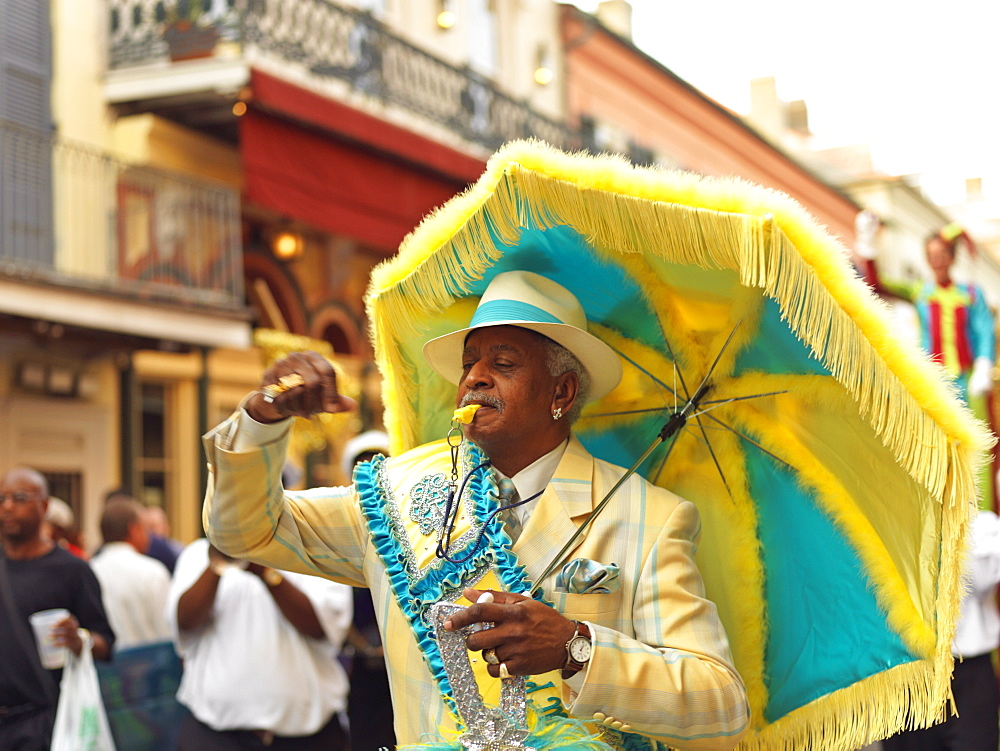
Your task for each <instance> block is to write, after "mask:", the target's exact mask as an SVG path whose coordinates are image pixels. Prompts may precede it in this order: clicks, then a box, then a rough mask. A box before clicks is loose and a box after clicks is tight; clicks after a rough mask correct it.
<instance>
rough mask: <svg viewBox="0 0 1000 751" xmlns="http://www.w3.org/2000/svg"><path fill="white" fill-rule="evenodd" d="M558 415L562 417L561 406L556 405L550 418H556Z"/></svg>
mask: <svg viewBox="0 0 1000 751" xmlns="http://www.w3.org/2000/svg"><path fill="white" fill-rule="evenodd" d="M560 417H562V407H556V408H555V409H554V410H553V411H552V419H553V420H558V419H559V418H560Z"/></svg>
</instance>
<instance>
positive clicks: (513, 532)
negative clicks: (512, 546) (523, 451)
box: [497, 477, 522, 543]
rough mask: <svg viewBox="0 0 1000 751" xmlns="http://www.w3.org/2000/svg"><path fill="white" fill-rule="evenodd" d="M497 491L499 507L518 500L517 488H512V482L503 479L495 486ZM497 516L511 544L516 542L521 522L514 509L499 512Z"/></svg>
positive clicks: (519, 533) (519, 534)
mask: <svg viewBox="0 0 1000 751" xmlns="http://www.w3.org/2000/svg"><path fill="white" fill-rule="evenodd" d="M497 490H499V491H500V505H501V506H509V505H511V504H512V503H517V502H518V500H520V499H519V498H518V495H517V488H516V487H514V481H513V480H510V479H508V478H506V477H504V478H503V479H501V480H500V482H499V483H498V484H497ZM498 516H499V517H500V521H502V522H503V523H504V525H505V526H506V528H507V534H508V535H510V541H511V543H515V542H517V538H518V537H520V536H521V529H522V525H521V520H520V519H519V518H518V516H517V514H516V513H515V512H514V509H506V510H504V511H501V512H500V513H499V514H498Z"/></svg>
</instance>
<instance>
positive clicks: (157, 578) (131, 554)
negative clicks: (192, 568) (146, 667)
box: [90, 500, 170, 649]
mask: <svg viewBox="0 0 1000 751" xmlns="http://www.w3.org/2000/svg"><path fill="white" fill-rule="evenodd" d="M142 514H143V507H142V505H141V504H139V503H138V502H137V501H126V500H121V501H112V502H111V503H109V504H108V505H107V506H106V507H105V509H104V514H103V515H102V516H101V534H102V535H103V537H104V546H103V547H102V548H101V550H100V551H99V552H98V553H97V555H95V556H94V557H93V559H91V561H90V565H91V568H93V570H94V574H96V576H97V580H98V582H100V584H101V599H102V600H103V601H104V610H105V611H106V612H107V614H108V621H109V622H110V623H111V628H112V629H113V630H114V632H115V634H116V635H117V636H118V638H117V640H116V641H115V649H122V648H124V647H134V646H136V645H139V644H148V643H152V642H160V641H168V640H169V639H170V630H169V629H168V628H167V620H166V618H165V616H164V614H163V610H164V608H165V606H166V604H167V592H168V591H169V589H170V572H169V571H168V570H167V567H166V566H164V565H163V564H162V563H160V562H159V561H158V560H156V559H154V558H150V557H149V556H146V555H143V554H142V553H143V551H145V550H146V546H147V545H148V544H149V536H148V534H147V532H146V527H145V525H144V524H143V518H142Z"/></svg>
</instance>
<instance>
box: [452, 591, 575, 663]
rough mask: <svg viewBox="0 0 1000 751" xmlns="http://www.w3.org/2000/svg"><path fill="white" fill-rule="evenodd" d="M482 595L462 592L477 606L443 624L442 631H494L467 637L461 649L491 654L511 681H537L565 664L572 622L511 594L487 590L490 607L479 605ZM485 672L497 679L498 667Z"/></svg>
mask: <svg viewBox="0 0 1000 751" xmlns="http://www.w3.org/2000/svg"><path fill="white" fill-rule="evenodd" d="M486 591H487V590H479V589H466V590H465V591H464V592H463V594H464V595H465V597H466V598H467V599H469V600H471V601H472V602H473V603H475V604H474V605H470V606H469V607H467V608H466V609H465V610H462V611H460V612H458V613H456V614H455V615H453V616H452V617H451V618H449V619H448V620H447V621H445V624H444V627H445V630H446V631H457V630H458V629H461V628H464V627H466V626H468V625H471V624H473V623H492V624H493V627H492V628H485V629H483V630H482V631H478V632H476V633H474V634H471V635H470V636H469V638H468V639H466V640H465V644H466V646H467V647H468V648H469V649H470V650H472V651H481V650H484V649H491V648H492V649H494V650H495V651H496V656H497V659H498V660H499V661H500V662H502V663H504V664H506V666H507V672H509V673H510V674H511V675H538V674H540V673H547V672H549V671H550V670H558V669H560V668H562V667H563V666H564V665H565V664H566V642H568V641H569V640H570V639H571V638H573V634H574V633H575V632H576V625H575V624H574V623H573V621H571V620H569V619H568V618H566V617H565V616H563V615H562V614H561V613H559V612H558V611H556V610H553V609H552V608H550V607H549V606H548V605H545V604H543V603H541V602H538V600H533V599H531V598H530V597H525V596H524V595H519V594H514V593H513V592H496V591H493V590H490V592H491V594H492V595H493V602H491V603H485V602H477V601H478V600H479V598H480V597H481V596H482V595H483V594H484V593H485V592H486ZM488 669H489V673H490V675H492V676H493V677H494V678H498V677H499V676H500V666H499V665H490V666H489V668H488Z"/></svg>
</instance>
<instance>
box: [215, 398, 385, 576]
mask: <svg viewBox="0 0 1000 751" xmlns="http://www.w3.org/2000/svg"><path fill="white" fill-rule="evenodd" d="M239 419H240V413H237V414H235V415H233V416H232V417H230V418H229V420H227V421H226V422H224V423H222V424H221V425H219V426H218V427H217V428H215V429H214V430H212V431H210V432H209V433H207V434H206V435H205V436H204V438H203V444H204V449H205V454H206V457H207V459H208V465H209V478H208V488H207V490H206V494H205V505H204V509H203V513H202V515H203V522H204V525H205V533H206V535H207V537H208V539H209V540H210V541H211V542H212V544H213V545H215V546H216V547H217V548H218V549H219V550H221V551H222V552H224V553H226V554H227V555H231V556H233V557H236V558H245V559H248V560H251V561H256V562H258V563H262V564H264V565H267V566H271V567H272V568H277V569H281V570H284V571H295V572H298V573H302V574H313V575H316V574H319V575H322V576H325V577H326V578H329V579H333V580H335V581H339V582H342V583H344V584H350V585H353V586H366V585H365V583H364V577H363V574H362V561H363V560H364V555H365V551H366V549H367V545H368V534H367V529H366V527H365V525H364V522H363V518H362V516H361V512H360V509H359V506H358V499H357V495H356V493H355V492H354V489H353V488H352V487H341V488H314V489H312V490H306V491H301V492H291V491H288V492H286V491H285V490H284V489H283V488H282V486H281V469H282V467H283V466H284V463H285V452H286V449H287V446H288V430H285V431H284V433H283V434H282V436H281V437H280V438H279V439H277V440H274V441H271V442H269V443H266V444H264V445H262V446H255V447H249V448H247V449H246V450H241V451H234V450H232V448H231V436H233V435H234V434H235V433H236V427H237V424H238V420H239Z"/></svg>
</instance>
